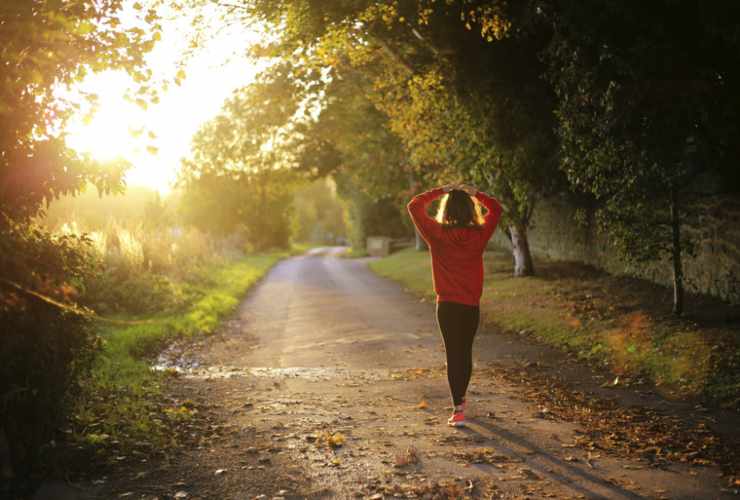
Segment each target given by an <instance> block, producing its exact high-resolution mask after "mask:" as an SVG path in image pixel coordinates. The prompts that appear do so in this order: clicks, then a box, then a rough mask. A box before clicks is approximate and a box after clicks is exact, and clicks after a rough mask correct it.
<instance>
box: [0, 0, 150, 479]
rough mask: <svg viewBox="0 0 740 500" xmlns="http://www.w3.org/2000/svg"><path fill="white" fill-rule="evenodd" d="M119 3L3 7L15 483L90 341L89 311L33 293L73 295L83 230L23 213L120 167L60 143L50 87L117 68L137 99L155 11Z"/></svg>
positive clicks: (117, 173) (8, 399) (3, 307)
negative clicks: (137, 12) (72, 231)
mask: <svg viewBox="0 0 740 500" xmlns="http://www.w3.org/2000/svg"><path fill="white" fill-rule="evenodd" d="M122 5H123V2H122V1H121V0H100V1H96V2H47V1H42V0H5V1H3V2H2V5H0V38H1V39H2V44H0V67H2V78H0V288H1V289H2V293H0V324H2V328H3V335H2V336H1V337H0V366H2V369H1V371H0V399H1V400H2V411H0V426H1V428H0V433H3V434H4V436H5V438H7V440H8V443H9V448H10V455H11V461H12V463H13V468H14V471H15V474H16V477H17V478H19V479H20V480H21V481H22V480H23V479H25V478H27V477H28V476H29V475H30V474H31V472H32V471H33V470H34V467H35V466H36V465H37V464H38V460H39V457H40V454H41V451H42V448H43V446H44V444H46V443H48V442H49V441H50V439H51V438H52V436H53V433H54V431H55V429H57V428H58V427H59V424H60V422H61V420H62V418H63V417H64V415H65V403H66V402H67V400H68V399H67V398H68V396H69V395H70V392H71V391H72V390H73V388H74V386H75V382H76V381H77V380H79V377H80V376H81V375H82V374H83V372H84V369H85V367H86V366H88V363H89V361H90V356H89V354H90V353H91V352H92V351H93V347H94V346H95V339H96V337H95V335H94V333H93V332H92V330H91V329H90V328H89V325H88V323H89V322H88V321H87V320H86V318H84V317H82V316H81V315H79V314H76V313H70V312H69V310H67V309H64V308H61V307H59V306H58V305H52V304H50V302H48V301H44V300H41V299H39V296H38V294H39V293H40V294H44V295H46V296H47V297H48V296H51V297H54V298H56V299H57V300H58V301H60V302H72V301H73V297H74V295H75V294H74V293H73V292H74V286H73V285H74V284H75V283H76V282H78V281H79V280H80V279H81V278H82V276H83V275H84V273H85V266H86V259H85V253H84V246H85V240H84V238H74V237H71V236H65V237H55V236H52V235H50V234H49V233H48V232H47V231H46V230H44V229H41V228H39V227H37V226H35V225H33V224H32V222H31V218H32V217H33V216H35V215H37V214H38V213H39V211H40V209H41V208H42V207H43V205H44V203H45V202H47V203H48V202H49V201H50V200H52V199H54V198H56V197H59V196H60V195H62V194H67V193H76V192H78V191H79V190H80V189H82V188H83V187H84V186H85V185H86V184H87V183H94V184H95V185H97V186H98V188H99V189H100V190H101V191H108V190H114V189H117V188H118V187H120V186H121V173H122V171H123V167H124V165H121V164H118V165H113V166H111V167H112V168H109V167H108V166H102V165H99V164H95V163H94V162H92V161H91V160H89V159H88V158H83V157H80V156H79V155H77V154H76V153H74V152H73V151H71V150H69V149H68V148H67V147H66V145H65V142H64V134H63V130H64V126H65V123H66V121H67V119H68V117H69V116H70V114H71V113H72V112H73V111H74V109H75V105H74V104H73V103H71V102H68V101H65V100H64V99H62V98H61V97H60V96H59V94H58V92H57V91H58V90H59V89H60V88H63V87H64V86H67V85H71V84H74V83H75V82H78V81H80V80H81V79H82V78H84V76H85V75H86V74H88V73H90V72H94V71H101V70H106V69H121V70H125V71H128V72H129V73H130V74H131V75H132V76H133V77H134V79H136V80H137V81H138V82H140V83H141V84H142V85H141V89H140V90H141V94H140V96H139V97H142V98H143V97H144V96H146V95H148V92H149V91H148V89H147V88H146V85H145V83H146V80H147V78H148V77H149V73H148V71H147V70H146V69H145V67H144V54H145V53H146V52H147V51H148V50H149V49H151V48H152V46H153V45H154V43H155V42H156V40H157V39H158V37H159V27H158V26H157V23H156V21H157V20H156V15H155V13H154V12H153V11H148V12H142V16H141V17H142V19H141V22H140V25H139V26H137V27H133V26H124V25H123V23H122V20H121V18H120V14H121V11H122ZM89 97H90V98H91V99H92V96H89ZM29 292H34V293H35V294H36V295H34V294H33V293H29Z"/></svg>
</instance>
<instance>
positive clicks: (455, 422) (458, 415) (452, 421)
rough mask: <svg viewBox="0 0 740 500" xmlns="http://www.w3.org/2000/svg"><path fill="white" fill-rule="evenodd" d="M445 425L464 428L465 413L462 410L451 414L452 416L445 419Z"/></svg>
mask: <svg viewBox="0 0 740 500" xmlns="http://www.w3.org/2000/svg"><path fill="white" fill-rule="evenodd" d="M447 425H449V426H450V427H465V412H464V411H463V410H458V411H454V412H452V416H451V417H450V418H449V419H447Z"/></svg>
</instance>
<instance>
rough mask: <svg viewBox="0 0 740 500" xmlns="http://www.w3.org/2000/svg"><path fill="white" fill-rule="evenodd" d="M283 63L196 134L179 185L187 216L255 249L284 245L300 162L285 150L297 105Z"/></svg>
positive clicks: (287, 72) (288, 70) (288, 72)
mask: <svg viewBox="0 0 740 500" xmlns="http://www.w3.org/2000/svg"><path fill="white" fill-rule="evenodd" d="M290 74H291V72H290V69H289V68H288V67H287V66H286V65H284V64H283V65H276V66H274V67H272V68H270V70H269V71H268V72H266V73H264V74H263V75H262V76H261V79H260V80H259V81H258V82H256V83H255V84H253V85H250V86H249V87H247V88H245V89H241V90H239V91H237V92H236V93H235V94H234V96H233V97H232V98H231V99H230V100H228V101H227V103H226V104H225V106H224V109H223V111H222V113H221V114H220V115H219V116H217V117H216V118H214V119H213V120H211V121H210V122H208V123H207V124H205V125H204V126H203V127H202V129H201V130H200V131H199V132H198V133H197V134H196V136H195V138H194V139H193V156H192V158H190V159H188V160H186V161H184V162H183V170H182V172H181V176H180V184H181V186H182V187H183V190H184V194H183V201H182V210H183V212H184V217H185V220H186V221H187V222H189V223H192V224H194V225H196V226H197V227H199V228H201V229H203V230H205V231H209V232H212V233H215V234H218V235H226V234H231V233H243V234H244V235H245V236H246V238H247V241H248V242H249V244H250V245H251V246H252V247H253V248H254V249H257V250H263V249H267V248H276V247H277V248H287V246H288V241H289V237H290V224H289V216H290V207H291V205H290V201H291V198H292V194H293V190H294V188H295V185H296V180H298V179H299V177H297V176H296V175H295V173H294V172H293V167H294V166H295V161H294V160H293V159H292V158H291V157H290V156H289V155H286V154H285V153H284V150H283V145H284V143H285V142H286V140H287V139H286V135H287V134H288V132H289V131H290V130H289V129H290V121H291V119H292V118H293V117H294V116H295V114H296V112H297V110H298V102H297V101H296V99H294V95H295V94H296V93H297V90H296V83H295V82H294V81H292V80H291V79H290Z"/></svg>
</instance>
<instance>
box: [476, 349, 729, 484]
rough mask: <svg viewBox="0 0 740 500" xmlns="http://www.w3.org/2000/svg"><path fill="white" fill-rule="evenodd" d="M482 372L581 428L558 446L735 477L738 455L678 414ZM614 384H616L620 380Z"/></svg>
mask: <svg viewBox="0 0 740 500" xmlns="http://www.w3.org/2000/svg"><path fill="white" fill-rule="evenodd" d="M484 371H485V372H488V375H490V376H492V378H501V379H503V380H505V381H507V382H509V383H513V384H516V385H519V386H524V390H523V391H522V392H521V395H522V396H523V397H525V398H526V399H528V400H530V401H532V402H535V403H537V404H538V405H539V406H540V408H546V409H547V412H546V414H547V417H548V418H553V419H562V420H566V421H576V422H579V423H580V424H581V425H582V426H584V428H585V430H582V431H580V432H576V435H575V436H574V438H573V442H572V443H563V444H562V445H561V446H562V447H563V448H569V447H578V448H582V449H585V450H588V451H590V452H596V451H603V452H608V453H612V454H616V455H621V456H626V457H631V458H638V459H640V460H641V461H644V462H645V463H646V464H648V465H651V466H661V465H664V464H667V463H670V462H680V463H687V464H691V465H696V466H703V465H711V464H718V465H720V467H721V468H722V471H723V473H724V474H725V475H727V476H730V479H731V480H732V478H734V477H737V476H738V471H739V470H740V450H738V449H736V447H733V446H730V445H728V444H727V443H724V442H723V441H722V440H721V439H720V438H719V437H718V436H717V435H716V434H715V433H714V432H712V430H711V429H710V428H709V426H708V425H707V423H706V422H703V421H697V422H694V423H690V422H687V421H685V420H683V419H682V418H680V417H679V416H678V415H672V414H666V413H662V412H660V411H658V410H655V409H651V408H648V407H638V406H631V407H624V406H620V405H619V404H618V403H617V402H615V401H613V400H607V399H603V398H599V397H597V396H595V395H593V394H587V393H584V392H582V391H574V390H571V389H569V388H568V387H567V386H566V385H565V384H564V383H562V382H560V381H559V380H556V379H554V378H553V377H551V376H548V375H547V374H544V373H542V372H540V371H538V370H535V369H530V367H504V366H501V365H496V364H491V365H489V366H488V367H487V368H485V369H481V370H480V372H484ZM482 374H483V373H480V375H482ZM480 375H479V376H480ZM616 382H617V383H619V382H618V379H617V380H616ZM612 384H614V382H612ZM569 457H572V455H569ZM594 458H596V455H591V458H590V459H589V465H590V466H593V464H592V463H591V462H590V461H591V460H593V459H594ZM566 460H567V458H566Z"/></svg>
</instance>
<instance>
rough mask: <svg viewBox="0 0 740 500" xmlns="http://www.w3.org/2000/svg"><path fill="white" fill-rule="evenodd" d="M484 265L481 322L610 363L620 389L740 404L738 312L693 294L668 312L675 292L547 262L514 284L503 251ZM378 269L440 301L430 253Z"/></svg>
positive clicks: (404, 256) (398, 256) (375, 265)
mask: <svg viewBox="0 0 740 500" xmlns="http://www.w3.org/2000/svg"><path fill="white" fill-rule="evenodd" d="M484 264H485V270H486V277H485V287H484V290H483V298H482V300H481V317H482V323H483V324H488V325H491V326H493V327H495V328H498V329H500V330H503V331H506V332H511V333H518V334H526V335H530V336H533V337H535V338H537V339H539V340H541V341H543V342H545V343H547V344H550V345H554V346H557V347H559V348H562V349H565V350H568V351H571V352H573V353H575V354H577V356H578V357H579V358H581V359H584V360H588V361H589V362H592V363H596V364H601V365H606V366H608V367H609V368H610V369H611V370H612V371H613V372H614V375H615V378H614V379H613V381H615V382H616V383H617V384H619V383H622V384H624V383H625V382H627V381H628V380H629V379H630V378H632V379H639V378H643V379H646V380H649V381H650V382H652V383H653V384H654V385H655V386H656V388H657V389H658V390H659V391H660V392H661V393H663V394H664V395H666V396H668V397H680V398H684V397H694V396H695V397H700V398H703V399H705V400H707V402H709V403H711V404H717V405H720V406H723V407H726V408H738V407H739V406H740V349H739V348H738V346H740V329H738V328H737V325H735V324H733V323H732V322H726V323H722V322H718V321H716V317H717V316H718V315H720V316H721V315H722V314H724V315H726V316H728V317H731V316H732V314H734V313H735V312H737V311H736V308H735V309H733V306H730V305H727V304H724V303H721V302H719V301H717V300H714V299H711V298H709V297H703V296H702V297H700V296H691V297H690V298H689V299H688V301H689V302H692V303H690V304H689V306H688V307H687V309H688V311H687V313H686V314H685V315H684V316H683V317H682V318H677V317H674V316H673V315H671V313H670V305H671V304H670V300H669V298H668V296H669V295H668V290H667V289H666V288H664V287H660V286H658V285H654V284H651V283H648V282H646V281H644V280H638V279H634V278H626V277H618V276H612V275H609V274H607V273H605V272H602V271H599V270H596V269H594V268H591V267H589V266H585V265H582V264H577V263H572V262H555V261H547V260H543V259H538V261H537V275H536V276H528V277H520V278H515V277H513V276H512V264H511V257H510V256H509V255H507V254H504V253H492V252H489V253H487V254H486V256H485V259H484ZM370 268H371V269H372V270H373V271H375V272H376V273H378V274H379V275H381V276H384V277H387V278H390V279H393V280H395V281H397V282H399V283H401V284H402V285H403V286H404V287H405V288H407V289H408V290H409V291H411V292H412V293H415V294H416V295H419V296H422V297H425V298H427V299H429V300H433V299H434V293H433V291H432V278H431V270H430V258H429V255H428V253H427V252H419V251H416V250H413V249H406V250H403V251H400V252H397V253H394V254H392V255H390V256H388V257H385V258H382V259H379V260H375V261H373V262H371V263H370ZM733 311H734V312H733ZM617 376H620V377H621V378H616V377H617Z"/></svg>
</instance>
